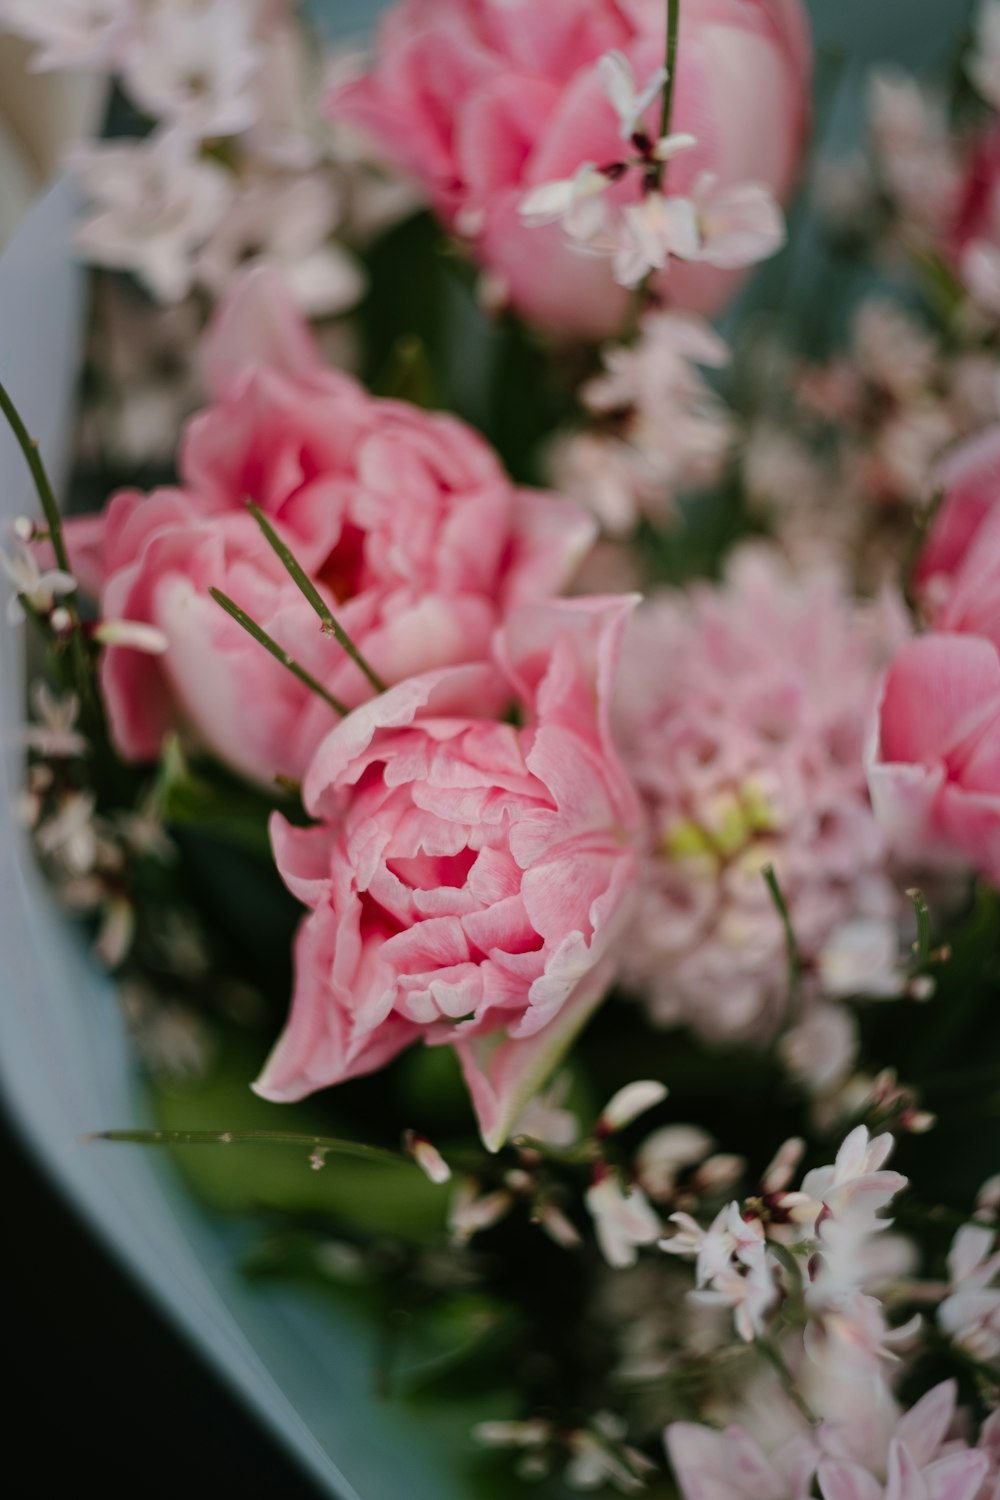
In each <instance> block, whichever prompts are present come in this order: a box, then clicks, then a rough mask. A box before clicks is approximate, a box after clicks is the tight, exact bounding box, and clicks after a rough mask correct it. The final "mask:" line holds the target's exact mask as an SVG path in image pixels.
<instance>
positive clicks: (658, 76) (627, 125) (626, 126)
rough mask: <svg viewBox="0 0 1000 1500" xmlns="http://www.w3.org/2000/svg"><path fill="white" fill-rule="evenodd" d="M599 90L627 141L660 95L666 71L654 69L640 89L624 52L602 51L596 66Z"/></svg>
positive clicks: (665, 79)
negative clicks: (603, 52) (599, 81)
mask: <svg viewBox="0 0 1000 1500" xmlns="http://www.w3.org/2000/svg"><path fill="white" fill-rule="evenodd" d="M597 73H598V77H599V78H600V80H601V87H602V88H603V90H604V92H605V94H606V95H607V98H608V102H609V103H610V105H611V107H612V109H613V110H614V111H615V114H616V115H617V116H618V122H619V126H620V130H621V138H622V140H623V141H629V140H631V139H632V137H633V136H634V135H635V133H636V131H637V130H639V129H641V127H642V117H643V115H644V114H645V113H646V111H647V109H648V108H649V106H650V105H651V104H652V102H653V100H654V99H655V98H656V97H657V95H658V94H661V93H662V92H663V86H664V84H665V83H666V81H667V77H668V74H667V70H666V68H664V67H659V68H657V69H656V70H655V71H654V72H653V73H651V74H650V76H649V78H648V79H647V80H646V82H645V83H644V84H643V86H642V88H641V89H640V88H639V87H638V85H637V83H636V78H635V73H634V72H633V71H632V64H631V63H630V62H629V60H628V58H627V57H626V56H625V54H624V53H623V52H605V54H604V56H603V57H602V58H601V59H600V60H599V61H598V64H597Z"/></svg>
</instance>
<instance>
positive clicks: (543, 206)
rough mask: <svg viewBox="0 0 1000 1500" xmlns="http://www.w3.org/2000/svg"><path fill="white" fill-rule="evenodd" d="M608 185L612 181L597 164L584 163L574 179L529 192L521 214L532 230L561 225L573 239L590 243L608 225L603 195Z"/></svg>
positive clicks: (542, 184) (543, 183)
mask: <svg viewBox="0 0 1000 1500" xmlns="http://www.w3.org/2000/svg"><path fill="white" fill-rule="evenodd" d="M608 185H609V180H608V178H607V177H606V176H605V174H604V173H603V172H601V171H599V170H598V168H597V166H596V164H595V163H594V162H592V161H585V162H581V164H580V165H579V166H578V167H577V169H576V171H575V172H574V173H573V175H572V177H564V178H557V179H556V180H555V181H552V182H540V183H539V184H538V185H537V186H536V187H533V188H531V189H529V191H528V192H527V193H525V195H524V197H523V198H522V199H521V202H520V205H519V207H518V212H519V213H520V215H521V218H522V219H523V220H524V222H525V224H526V225H527V226H528V228H529V229H537V228H540V227H541V226H542V225H545V224H555V223H561V224H562V226H563V229H564V230H565V231H566V233H567V234H568V235H569V236H570V238H571V239H574V240H579V241H582V242H584V243H587V242H589V241H590V240H592V239H593V238H594V236H595V235H596V234H597V232H598V230H599V229H600V228H601V227H602V225H603V223H604V219H605V205H604V202H603V201H602V198H601V194H602V193H603V192H604V190H605V189H606V188H607V187H608Z"/></svg>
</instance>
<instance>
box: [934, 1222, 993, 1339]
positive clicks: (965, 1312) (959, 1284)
mask: <svg viewBox="0 0 1000 1500" xmlns="http://www.w3.org/2000/svg"><path fill="white" fill-rule="evenodd" d="M996 1244H997V1237H996V1235H995V1233H994V1232H993V1230H992V1229H991V1228H989V1227H988V1226H987V1225H986V1224H963V1225H962V1228H961V1229H960V1230H959V1231H958V1233H957V1234H956V1235H955V1238H954V1240H953V1241H952V1244H951V1249H950V1250H949V1252H948V1274H949V1278H950V1281H951V1288H952V1290H951V1293H950V1295H949V1296H948V1297H947V1298H946V1299H945V1300H944V1302H942V1303H941V1306H940V1307H939V1308H938V1322H939V1323H940V1325H941V1327H942V1328H943V1330H944V1331H945V1333H946V1334H947V1335H948V1337H949V1338H951V1339H953V1340H954V1342H955V1343H956V1344H957V1345H958V1346H959V1347H960V1348H962V1349H964V1350H965V1351H966V1352H967V1353H968V1354H970V1355H971V1356H972V1357H973V1359H978V1360H981V1361H982V1362H983V1363H984V1364H990V1363H992V1362H993V1361H995V1360H997V1359H1000V1284H997V1283H998V1282H1000V1248H995V1247H996Z"/></svg>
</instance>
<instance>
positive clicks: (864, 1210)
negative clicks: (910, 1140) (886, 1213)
mask: <svg viewBox="0 0 1000 1500" xmlns="http://www.w3.org/2000/svg"><path fill="white" fill-rule="evenodd" d="M894 1144H895V1143H894V1141H893V1138H892V1136H891V1135H889V1133H888V1132H885V1133H883V1134H882V1135H877V1136H870V1135H869V1134H868V1130H867V1127H866V1126H864V1125H858V1126H856V1127H855V1129H854V1130H852V1131H851V1132H850V1134H849V1135H848V1136H847V1137H846V1138H845V1140H844V1142H843V1144H842V1145H841V1147H840V1149H839V1151H838V1152H837V1157H836V1160H835V1161H834V1162H833V1164H832V1166H828V1167H814V1168H813V1170H812V1171H811V1172H807V1173H806V1175H805V1177H804V1178H803V1180H802V1191H803V1192H804V1193H805V1194H806V1195H807V1196H808V1197H809V1198H810V1199H811V1200H812V1204H813V1207H814V1210H815V1212H816V1214H820V1213H821V1212H822V1211H823V1210H824V1209H826V1210H827V1212H829V1213H830V1214H832V1215H833V1217H834V1219H835V1220H836V1221H838V1222H839V1223H841V1224H842V1223H844V1222H845V1221H847V1220H848V1219H850V1220H853V1221H854V1222H859V1221H860V1222H861V1223H862V1224H863V1225H864V1227H865V1228H866V1229H868V1230H872V1229H874V1228H876V1227H877V1224H878V1223H881V1222H884V1221H881V1220H879V1221H876V1218H875V1216H876V1215H877V1214H878V1213H879V1212H880V1211H881V1210H882V1209H883V1208H885V1207H886V1205H887V1204H888V1203H890V1202H891V1200H892V1199H893V1198H894V1197H895V1195H896V1194H897V1193H900V1192H902V1190H903V1189H904V1188H905V1187H906V1186H907V1179H906V1178H905V1177H903V1176H902V1175H901V1173H899V1172H890V1171H886V1170H883V1166H884V1163H885V1162H886V1160H887V1159H888V1157H889V1155H890V1153H891V1151H892V1148H893V1145H894Z"/></svg>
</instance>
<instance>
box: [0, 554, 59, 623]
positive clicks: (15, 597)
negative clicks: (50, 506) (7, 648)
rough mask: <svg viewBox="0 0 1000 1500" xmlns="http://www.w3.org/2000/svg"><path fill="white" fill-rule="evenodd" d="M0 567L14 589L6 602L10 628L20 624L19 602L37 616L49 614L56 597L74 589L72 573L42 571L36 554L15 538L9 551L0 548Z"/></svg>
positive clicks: (20, 610)
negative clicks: (34, 611) (0, 566)
mask: <svg viewBox="0 0 1000 1500" xmlns="http://www.w3.org/2000/svg"><path fill="white" fill-rule="evenodd" d="M0 565H2V567H3V570H4V572H5V573H6V574H7V577H8V578H9V579H10V581H11V583H12V584H13V585H14V590H15V592H14V593H13V594H12V595H11V597H10V599H9V600H8V601H7V621H8V623H9V624H11V625H19V624H20V623H21V621H22V620H23V619H24V615H25V610H24V604H23V603H22V602H21V601H22V600H23V601H24V603H26V604H28V605H29V606H30V607H31V608H32V609H33V610H36V611H37V612H38V614H40V615H48V614H50V613H51V611H52V607H53V605H54V603H55V601H56V599H57V598H59V597H60V596H61V595H63V594H72V593H73V591H74V590H75V588H76V579H75V578H74V577H73V575H72V573H66V572H64V571H63V570H62V569H61V568H49V569H48V570H47V571H45V572H43V571H42V569H41V568H40V567H39V566H38V558H37V557H36V556H35V553H34V552H33V551H32V549H31V548H30V547H27V546H25V544H24V543H23V542H22V541H21V540H20V539H19V538H18V537H15V538H14V542H13V545H12V547H11V550H10V551H9V552H5V551H4V550H3V548H0Z"/></svg>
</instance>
